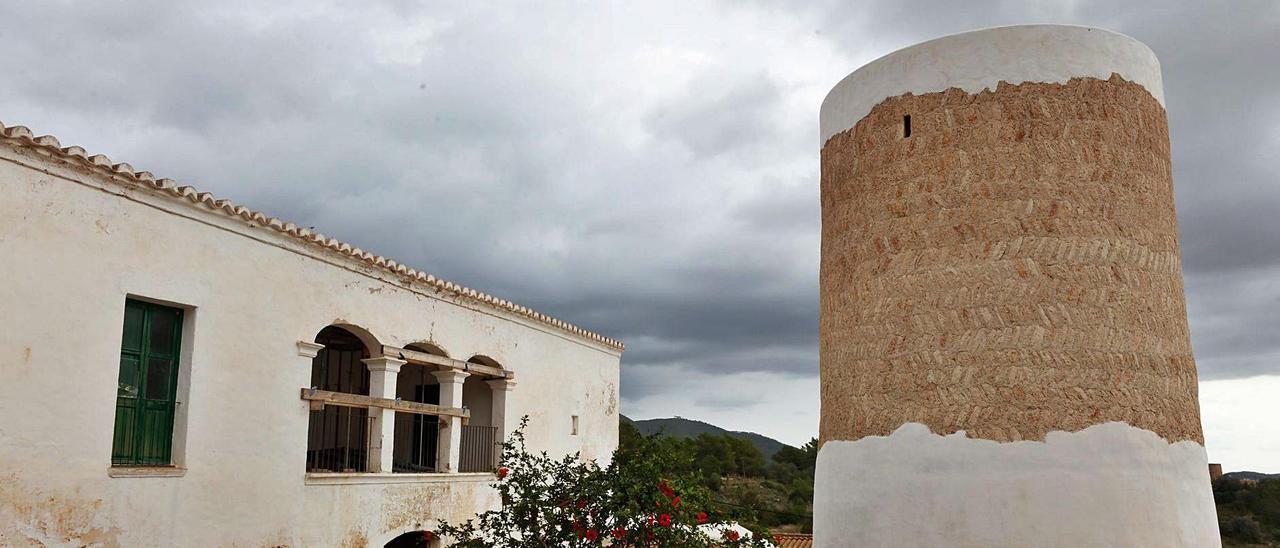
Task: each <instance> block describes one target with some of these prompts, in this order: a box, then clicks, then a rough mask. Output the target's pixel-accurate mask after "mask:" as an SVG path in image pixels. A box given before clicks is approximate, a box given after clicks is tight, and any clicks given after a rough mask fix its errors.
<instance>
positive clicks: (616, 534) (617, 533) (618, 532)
mask: <svg viewBox="0 0 1280 548" xmlns="http://www.w3.org/2000/svg"><path fill="white" fill-rule="evenodd" d="M626 536H627V530H626V529H623V528H621V527H619V528H617V529H614V530H613V538H616V539H618V540H622V539H623V538H625V537H626Z"/></svg>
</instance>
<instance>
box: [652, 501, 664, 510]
mask: <svg viewBox="0 0 1280 548" xmlns="http://www.w3.org/2000/svg"><path fill="white" fill-rule="evenodd" d="M653 507H654V508H662V501H660V500H655V501H653Z"/></svg>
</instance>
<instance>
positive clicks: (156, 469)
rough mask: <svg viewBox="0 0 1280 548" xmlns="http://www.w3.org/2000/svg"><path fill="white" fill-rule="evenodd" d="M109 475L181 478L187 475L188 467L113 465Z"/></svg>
mask: <svg viewBox="0 0 1280 548" xmlns="http://www.w3.org/2000/svg"><path fill="white" fill-rule="evenodd" d="M107 475H108V476H110V477H113V478H180V477H182V476H185V475H187V469H186V468H180V467H177V466H112V467H110V468H107Z"/></svg>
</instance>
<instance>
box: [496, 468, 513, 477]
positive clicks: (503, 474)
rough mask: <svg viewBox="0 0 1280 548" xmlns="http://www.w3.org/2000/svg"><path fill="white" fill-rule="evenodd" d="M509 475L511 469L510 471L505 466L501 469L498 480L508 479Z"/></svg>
mask: <svg viewBox="0 0 1280 548" xmlns="http://www.w3.org/2000/svg"><path fill="white" fill-rule="evenodd" d="M509 473H511V469H510V468H507V467H506V466H503V467H502V468H499V469H498V479H502V478H505V477H507V474H509Z"/></svg>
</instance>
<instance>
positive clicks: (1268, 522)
mask: <svg viewBox="0 0 1280 548" xmlns="http://www.w3.org/2000/svg"><path fill="white" fill-rule="evenodd" d="M1248 474H1256V473H1252V472H1250V473H1248ZM1232 475H1234V474H1228V475H1226V476H1224V477H1221V478H1218V479H1217V480H1215V481H1214V482H1213V499H1214V502H1216V503H1217V505H1218V529H1219V530H1220V531H1221V532H1222V545H1223V546H1233V547H1243V546H1280V479H1270V478H1269V477H1268V475H1267V474H1256V476H1259V477H1262V479H1259V480H1255V479H1237V478H1234V477H1231V476H1232ZM1270 476H1275V474H1271V475H1270ZM1251 477H1252V476H1251Z"/></svg>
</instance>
